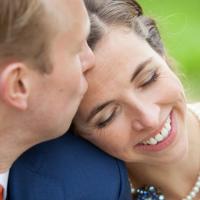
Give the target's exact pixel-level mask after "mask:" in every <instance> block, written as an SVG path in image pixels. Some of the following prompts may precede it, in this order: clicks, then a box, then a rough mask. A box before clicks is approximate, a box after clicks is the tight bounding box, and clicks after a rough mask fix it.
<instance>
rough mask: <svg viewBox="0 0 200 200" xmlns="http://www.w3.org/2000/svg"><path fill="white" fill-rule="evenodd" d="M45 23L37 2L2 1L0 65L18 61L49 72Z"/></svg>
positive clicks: (43, 10)
mask: <svg viewBox="0 0 200 200" xmlns="http://www.w3.org/2000/svg"><path fill="white" fill-rule="evenodd" d="M48 20H49V19H48V16H47V12H46V11H45V6H44V4H42V2H41V1H40V0H1V1H0V62H1V63H2V62H4V61H7V60H8V61H9V60H18V61H22V62H28V63H29V64H31V66H32V67H34V68H35V69H37V70H39V71H41V72H48V71H50V66H49V65H50V62H49V58H48V41H49V39H50V34H49V32H50V30H49V27H48V26H47V24H50V23H49V22H48Z"/></svg>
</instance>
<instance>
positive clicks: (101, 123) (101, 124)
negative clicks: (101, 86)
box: [95, 106, 119, 129]
mask: <svg viewBox="0 0 200 200" xmlns="http://www.w3.org/2000/svg"><path fill="white" fill-rule="evenodd" d="M118 110H119V106H116V107H115V108H114V109H113V110H112V111H111V112H109V113H106V114H105V115H104V116H103V117H101V118H100V119H99V120H97V122H96V125H95V126H96V127H97V128H99V129H102V128H105V127H106V126H108V125H109V124H110V123H111V122H112V121H113V120H114V119H115V117H116V115H117V112H118Z"/></svg>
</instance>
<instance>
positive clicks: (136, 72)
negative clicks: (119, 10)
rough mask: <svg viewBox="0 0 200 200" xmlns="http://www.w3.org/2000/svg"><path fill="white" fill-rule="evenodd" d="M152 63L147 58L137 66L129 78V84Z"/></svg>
mask: <svg viewBox="0 0 200 200" xmlns="http://www.w3.org/2000/svg"><path fill="white" fill-rule="evenodd" d="M150 62H152V58H148V59H147V60H145V61H144V62H142V63H140V64H139V65H137V67H136V70H135V71H134V72H133V75H132V76H131V80H130V82H133V80H134V79H135V78H136V77H137V75H138V74H139V73H140V72H141V71H142V70H143V69H144V68H145V67H146V66H147V65H148V64H149V63H150Z"/></svg>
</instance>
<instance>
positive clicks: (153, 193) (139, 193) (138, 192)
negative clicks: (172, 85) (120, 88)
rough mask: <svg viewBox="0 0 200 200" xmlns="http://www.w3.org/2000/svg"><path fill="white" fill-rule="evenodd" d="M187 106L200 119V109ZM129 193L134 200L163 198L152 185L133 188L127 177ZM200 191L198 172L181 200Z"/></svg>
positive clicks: (192, 196)
mask: <svg viewBox="0 0 200 200" xmlns="http://www.w3.org/2000/svg"><path fill="white" fill-rule="evenodd" d="M188 108H189V109H190V110H191V111H192V113H193V114H194V115H195V116H196V117H197V119H198V120H199V121H200V110H199V111H198V110H196V108H195V106H194V105H191V104H190V105H188ZM129 183H130V187H131V194H133V195H134V196H136V197H135V198H134V199H135V200H165V197H164V195H163V194H162V193H161V192H160V191H158V190H157V189H156V188H155V187H154V186H146V187H143V188H140V189H135V188H134V187H133V184H132V182H131V180H130V179H129ZM199 191H200V174H199V175H198V177H197V180H196V182H195V184H194V186H193V188H192V190H191V191H190V193H189V194H188V195H187V196H186V197H185V198H183V199H182V200H193V199H194V198H195V197H196V196H197V194H198V193H199Z"/></svg>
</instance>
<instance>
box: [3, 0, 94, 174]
mask: <svg viewBox="0 0 200 200" xmlns="http://www.w3.org/2000/svg"><path fill="white" fill-rule="evenodd" d="M42 3H43V4H44V7H45V9H46V11H47V15H48V13H49V14H51V15H50V17H52V24H53V37H52V38H51V41H49V58H50V61H51V64H52V67H53V70H52V72H51V73H46V74H44V73H41V72H38V70H33V68H32V67H30V66H29V65H32V63H26V62H19V61H12V62H9V63H6V64H5V66H2V67H1V71H0V97H1V98H0V112H1V116H0V120H1V122H2V123H1V125H0V173H1V172H4V171H6V170H8V169H9V168H10V166H11V165H12V163H13V162H14V161H15V160H16V158H17V157H18V156H19V155H21V154H22V153H23V152H24V151H25V150H27V149H28V148H30V147H31V146H33V145H35V144H37V143H40V142H42V141H45V140H49V139H52V138H55V137H58V136H61V135H62V134H64V133H65V131H67V129H68V128H69V126H70V123H71V121H72V118H73V117H74V115H75V113H76V111H77V108H78V105H79V103H80V101H81V99H82V97H83V95H84V93H85V92H86V90H87V87H88V86H87V82H86V80H85V78H84V73H86V72H87V71H88V70H90V69H91V67H92V66H93V64H94V55H93V53H92V52H91V50H90V49H89V47H88V46H87V43H86V38H87V36H88V33H89V27H90V23H89V18H88V15H87V12H86V9H85V6H84V4H83V2H82V1H81V0H77V1H76V2H74V1H73V0H53V1H51V4H50V3H49V1H46V0H42ZM48 16H49V15H48Z"/></svg>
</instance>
